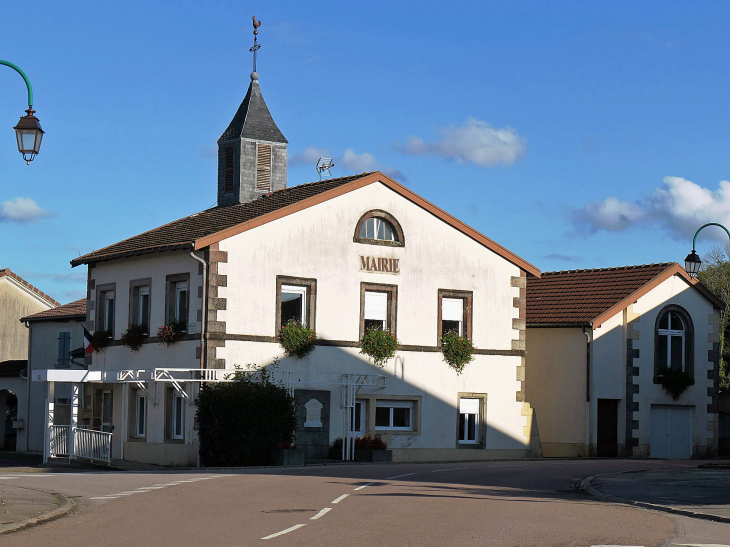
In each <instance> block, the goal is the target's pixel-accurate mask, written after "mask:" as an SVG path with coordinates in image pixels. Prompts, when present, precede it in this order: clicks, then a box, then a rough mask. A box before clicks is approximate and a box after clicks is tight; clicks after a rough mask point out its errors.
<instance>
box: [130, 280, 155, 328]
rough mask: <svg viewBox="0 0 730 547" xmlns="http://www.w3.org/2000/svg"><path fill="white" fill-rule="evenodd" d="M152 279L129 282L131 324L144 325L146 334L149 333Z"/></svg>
mask: <svg viewBox="0 0 730 547" xmlns="http://www.w3.org/2000/svg"><path fill="white" fill-rule="evenodd" d="M151 281H152V280H151V279H150V278H147V279H135V280H133V281H131V282H130V284H129V288H130V291H129V292H130V299H129V300H130V302H129V324H130V325H141V326H143V327H144V330H145V334H149V325H150V285H151Z"/></svg>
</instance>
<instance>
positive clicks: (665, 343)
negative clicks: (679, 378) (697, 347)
mask: <svg viewBox="0 0 730 547" xmlns="http://www.w3.org/2000/svg"><path fill="white" fill-rule="evenodd" d="M693 348H694V327H693V325H692V319H691V318H690V316H689V314H688V313H687V311H686V310H684V308H681V307H679V306H674V305H670V306H666V307H665V308H663V309H662V310H661V311H660V312H659V315H657V321H656V328H655V334H654V379H655V380H658V378H659V377H660V376H662V375H663V373H664V371H665V370H667V369H669V368H673V369H677V370H683V371H685V372H687V373H688V374H690V375H693V373H694V354H693Z"/></svg>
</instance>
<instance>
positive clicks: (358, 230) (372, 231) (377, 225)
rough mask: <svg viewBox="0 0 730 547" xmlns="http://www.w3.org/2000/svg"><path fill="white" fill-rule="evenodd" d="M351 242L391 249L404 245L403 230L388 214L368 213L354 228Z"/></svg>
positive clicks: (381, 212)
mask: <svg viewBox="0 0 730 547" xmlns="http://www.w3.org/2000/svg"><path fill="white" fill-rule="evenodd" d="M353 241H355V242H356V243H368V244H370V245H386V246H392V247H403V246H404V245H405V237H404V236H403V230H402V228H401V226H400V224H399V223H398V221H397V220H396V218H395V217H394V216H393V215H391V214H390V213H387V212H385V211H381V210H378V209H374V210H372V211H368V212H367V213H365V214H364V215H363V216H361V217H360V220H359V221H358V222H357V226H356V227H355V237H354V238H353Z"/></svg>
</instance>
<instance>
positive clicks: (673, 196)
mask: <svg viewBox="0 0 730 547" xmlns="http://www.w3.org/2000/svg"><path fill="white" fill-rule="evenodd" d="M663 182H664V184H663V185H662V186H659V187H657V188H655V189H654V190H653V191H652V193H651V195H649V196H648V197H646V198H644V199H642V200H640V201H638V202H626V201H620V200H618V199H617V198H615V197H609V198H606V199H605V200H603V201H600V202H595V203H589V204H587V205H586V206H584V207H583V208H582V209H580V210H578V211H573V213H572V217H573V223H574V224H575V225H576V227H578V228H579V229H580V230H582V231H587V232H589V233H593V232H596V231H598V230H607V231H622V230H625V229H627V228H629V227H630V226H632V225H634V224H636V223H639V222H650V223H655V224H659V225H662V226H664V227H665V228H666V229H667V232H668V233H670V234H671V235H672V236H674V237H677V238H686V237H691V236H692V235H693V234H694V233H695V231H696V230H697V228H699V227H700V226H701V225H702V224H705V223H707V222H719V223H721V224H724V225H726V226H727V225H728V224H730V182H728V181H726V180H722V181H720V182H719V183H718V188H717V190H711V189H710V188H704V187H702V186H700V185H699V184H696V183H694V182H692V181H690V180H687V179H685V178H682V177H664V179H663ZM708 236H710V237H717V238H720V239H723V238H724V236H723V235H722V232H720V231H719V230H718V232H717V233H716V234H715V233H714V232H709V233H708Z"/></svg>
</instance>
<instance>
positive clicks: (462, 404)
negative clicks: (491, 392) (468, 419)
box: [459, 399, 479, 416]
mask: <svg viewBox="0 0 730 547" xmlns="http://www.w3.org/2000/svg"><path fill="white" fill-rule="evenodd" d="M459 412H460V413H461V414H476V415H477V416H478V415H479V399H459Z"/></svg>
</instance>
